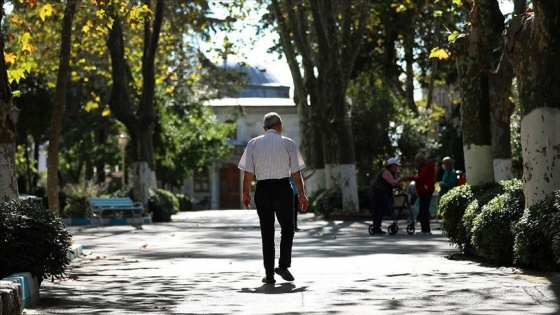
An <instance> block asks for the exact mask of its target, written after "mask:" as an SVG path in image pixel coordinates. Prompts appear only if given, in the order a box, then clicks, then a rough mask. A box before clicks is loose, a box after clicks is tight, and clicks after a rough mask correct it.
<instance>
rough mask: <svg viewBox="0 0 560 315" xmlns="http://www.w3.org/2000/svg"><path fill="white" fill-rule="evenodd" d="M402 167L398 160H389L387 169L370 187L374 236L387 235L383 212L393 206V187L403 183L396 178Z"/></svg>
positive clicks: (385, 168) (380, 172)
mask: <svg viewBox="0 0 560 315" xmlns="http://www.w3.org/2000/svg"><path fill="white" fill-rule="evenodd" d="M400 165H401V164H400V163H399V161H398V160H397V159H396V158H390V159H388V160H387V164H386V165H385V167H384V168H383V169H381V171H379V173H377V175H376V176H375V179H374V180H373V182H372V183H371V185H370V187H369V197H370V200H371V212H372V215H373V225H374V228H373V234H387V233H385V232H384V231H383V230H382V229H381V221H382V220H383V210H389V209H388V207H391V206H392V205H393V187H397V186H399V185H400V183H401V181H400V180H398V179H397V178H396V175H397V171H398V170H399V166H400Z"/></svg>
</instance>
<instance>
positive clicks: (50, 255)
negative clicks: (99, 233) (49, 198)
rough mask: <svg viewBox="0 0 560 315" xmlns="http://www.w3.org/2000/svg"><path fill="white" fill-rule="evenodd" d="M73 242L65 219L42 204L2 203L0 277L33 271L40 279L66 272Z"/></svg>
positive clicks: (25, 202)
mask: <svg viewBox="0 0 560 315" xmlns="http://www.w3.org/2000/svg"><path fill="white" fill-rule="evenodd" d="M70 245H71V236H70V234H68V232H67V231H66V229H65V226H64V224H63V223H62V221H61V220H60V219H59V218H57V217H56V216H55V215H54V213H53V212H52V211H49V210H47V209H46V208H45V207H44V206H43V205H42V204H40V203H37V202H33V201H24V202H19V201H16V200H12V201H8V202H4V203H1V204H0V266H1V268H0V279H1V278H4V277H7V276H9V275H11V274H13V273H16V272H29V273H31V274H32V275H33V276H35V277H36V278H37V279H38V280H39V282H41V281H42V279H44V278H47V277H49V276H55V275H62V274H64V270H65V268H66V266H68V264H69V263H70V259H69V258H68V250H69V249H70Z"/></svg>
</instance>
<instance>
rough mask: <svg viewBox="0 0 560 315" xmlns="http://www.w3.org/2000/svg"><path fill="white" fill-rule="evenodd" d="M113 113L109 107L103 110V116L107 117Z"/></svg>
mask: <svg viewBox="0 0 560 315" xmlns="http://www.w3.org/2000/svg"><path fill="white" fill-rule="evenodd" d="M109 115H111V110H110V109H109V108H105V109H104V110H103V111H102V112H101V116H103V117H107V116H109Z"/></svg>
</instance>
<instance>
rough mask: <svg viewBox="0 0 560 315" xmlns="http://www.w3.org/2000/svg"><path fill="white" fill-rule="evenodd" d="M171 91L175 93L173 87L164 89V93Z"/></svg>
mask: <svg viewBox="0 0 560 315" xmlns="http://www.w3.org/2000/svg"><path fill="white" fill-rule="evenodd" d="M173 91H175V87H174V86H173V85H172V86H169V87H167V88H166V89H165V92H166V93H172V92H173Z"/></svg>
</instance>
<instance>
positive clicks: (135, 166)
mask: <svg viewBox="0 0 560 315" xmlns="http://www.w3.org/2000/svg"><path fill="white" fill-rule="evenodd" d="M151 172H152V171H151V170H150V167H149V166H148V163H147V162H134V163H132V173H133V174H134V180H133V190H134V201H140V202H142V203H143V204H144V207H145V208H148V199H149V198H150V185H151V183H152V175H151Z"/></svg>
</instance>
